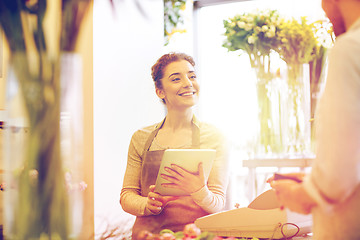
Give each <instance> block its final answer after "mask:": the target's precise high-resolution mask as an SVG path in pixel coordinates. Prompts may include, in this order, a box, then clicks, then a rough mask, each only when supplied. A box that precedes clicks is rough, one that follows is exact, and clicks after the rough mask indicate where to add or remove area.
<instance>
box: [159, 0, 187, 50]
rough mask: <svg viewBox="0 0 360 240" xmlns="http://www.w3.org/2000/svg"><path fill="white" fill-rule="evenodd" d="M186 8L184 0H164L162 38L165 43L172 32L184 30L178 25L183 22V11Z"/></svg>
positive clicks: (167, 42)
mask: <svg viewBox="0 0 360 240" xmlns="http://www.w3.org/2000/svg"><path fill="white" fill-rule="evenodd" d="M185 8H186V0H164V38H165V45H167V44H169V40H170V38H171V37H172V35H173V34H175V33H177V32H180V33H182V32H185V31H186V30H185V29H184V28H180V25H181V24H183V23H184V16H183V11H184V10H185Z"/></svg>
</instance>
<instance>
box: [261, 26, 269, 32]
mask: <svg viewBox="0 0 360 240" xmlns="http://www.w3.org/2000/svg"><path fill="white" fill-rule="evenodd" d="M261 30H262V31H263V32H266V31H267V30H269V27H268V26H267V25H263V26H262V27H261Z"/></svg>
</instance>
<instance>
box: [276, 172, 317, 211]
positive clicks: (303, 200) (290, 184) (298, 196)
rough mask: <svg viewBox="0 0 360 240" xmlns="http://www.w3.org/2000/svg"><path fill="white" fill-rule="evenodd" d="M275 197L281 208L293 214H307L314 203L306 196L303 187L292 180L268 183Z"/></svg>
mask: <svg viewBox="0 0 360 240" xmlns="http://www.w3.org/2000/svg"><path fill="white" fill-rule="evenodd" d="M270 185H271V187H272V188H273V189H274V190H275V192H276V196H277V198H278V200H279V202H280V205H281V206H282V208H283V207H287V208H289V209H290V210H291V211H293V212H297V213H301V214H309V213H310V212H311V210H312V208H313V207H315V206H316V202H315V201H314V200H313V199H312V198H311V197H310V196H309V195H308V193H307V192H306V190H305V189H304V186H303V185H302V184H301V183H298V182H296V181H294V180H285V179H282V180H273V181H271V182H270Z"/></svg>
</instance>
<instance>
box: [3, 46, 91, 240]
mask: <svg viewBox="0 0 360 240" xmlns="http://www.w3.org/2000/svg"><path fill="white" fill-rule="evenodd" d="M32 57H33V58H30V56H29V55H27V54H25V53H14V54H13V55H12V56H11V59H10V63H9V67H8V71H7V72H8V75H7V97H6V113H7V116H6V120H5V131H4V132H5V138H4V153H5V155H4V156H5V157H4V167H5V184H6V185H5V186H6V188H5V191H4V236H5V238H6V239H16V240H17V239H47V238H49V239H76V236H77V235H78V229H81V226H80V228H79V224H78V223H79V220H78V218H76V217H75V216H80V215H79V214H78V211H77V212H76V213H74V209H75V206H74V205H75V204H77V205H76V207H77V208H80V211H82V208H81V200H79V199H80V197H79V196H78V195H76V193H75V194H74V193H73V192H74V191H71V190H74V188H75V186H76V188H80V187H81V184H80V185H79V186H78V185H76V184H75V183H77V181H78V178H79V177H78V176H77V175H76V174H74V172H76V171H78V169H77V166H75V165H77V163H76V162H77V161H81V160H79V159H78V158H79V156H76V155H74V154H73V152H72V151H73V150H72V149H73V147H74V148H77V147H78V145H77V143H76V141H78V140H76V139H74V138H73V136H71V134H72V133H73V132H72V131H73V128H72V127H70V126H71V123H69V122H70V119H72V118H73V115H71V114H64V107H65V106H64V101H66V100H64V99H66V98H67V96H68V95H67V93H65V92H64V88H63V87H62V86H63V84H62V82H63V81H61V79H62V78H63V77H61V75H62V67H61V64H60V61H59V60H57V59H49V58H48V57H46V56H41V57H39V56H32ZM37 57H39V58H40V59H38V60H40V61H39V62H40V66H41V67H39V68H33V67H32V64H33V63H31V64H30V61H29V59H33V60H34V59H36V58H37ZM79 129H82V128H79ZM74 134H75V133H74ZM69 146H71V147H69ZM74 159H78V160H76V161H75V163H74ZM69 162H71V164H69ZM74 164H75V165H74ZM82 185H84V184H82ZM74 199H75V200H74ZM76 224H78V225H76ZM80 225H81V222H80ZM74 226H75V227H74ZM75 228H76V230H75Z"/></svg>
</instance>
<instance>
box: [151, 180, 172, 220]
mask: <svg viewBox="0 0 360 240" xmlns="http://www.w3.org/2000/svg"><path fill="white" fill-rule="evenodd" d="M154 190H155V185H150V187H149V194H148V197H147V203H146V207H145V210H147V211H149V212H150V214H152V215H158V214H160V213H161V211H162V210H163V208H164V207H165V205H166V204H167V203H168V202H169V201H172V200H175V199H177V198H178V197H173V196H162V195H160V194H158V193H155V192H154Z"/></svg>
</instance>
